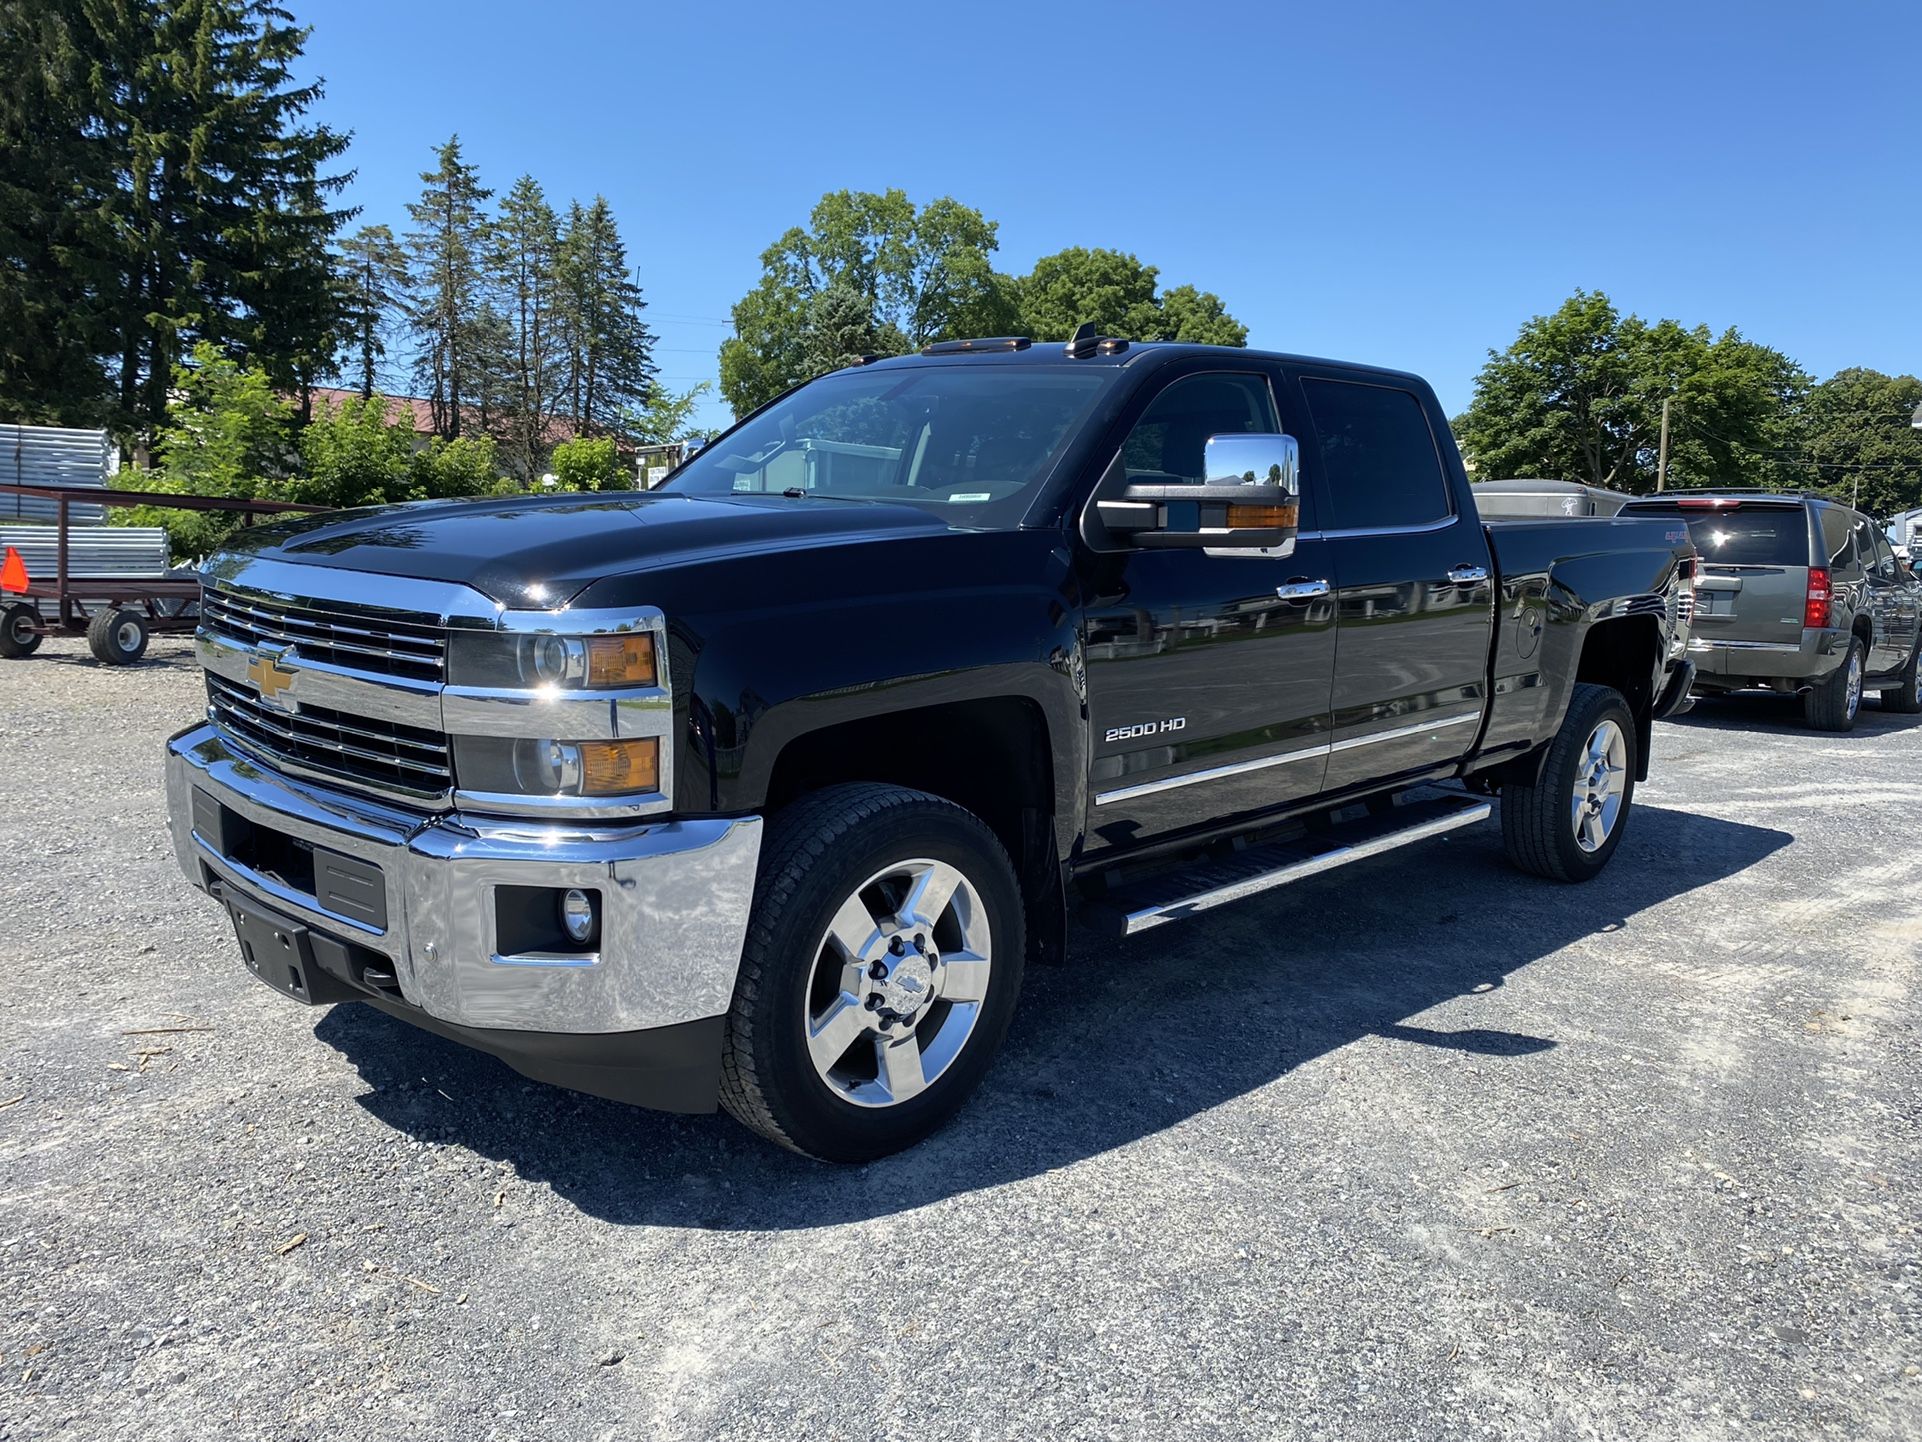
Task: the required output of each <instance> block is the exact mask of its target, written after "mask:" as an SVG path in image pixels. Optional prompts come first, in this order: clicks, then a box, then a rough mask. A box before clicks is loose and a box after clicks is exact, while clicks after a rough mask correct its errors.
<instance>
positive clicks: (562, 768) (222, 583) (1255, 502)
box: [168, 335, 1695, 1160]
mask: <svg viewBox="0 0 1922 1442" xmlns="http://www.w3.org/2000/svg"><path fill="white" fill-rule="evenodd" d="M1694 559H1695V556H1694V550H1693V547H1692V546H1691V544H1690V542H1689V538H1688V533H1687V530H1686V528H1685V527H1684V526H1683V525H1682V524H1681V523H1680V522H1677V521H1675V520H1673V519H1672V518H1669V519H1660V520H1616V519H1606V518H1598V519H1577V520H1545V521H1537V522H1511V523H1498V524H1494V525H1484V524H1483V523H1482V522H1481V520H1480V518H1479V517H1478V515H1477V513H1476V510H1475V503H1474V500H1473V498H1472V495H1471V492H1470V489H1469V485H1468V481H1467V477H1466V476H1465V475H1464V473H1463V470H1462V465H1461V460H1460V457H1459V456H1458V455H1457V453H1456V450H1455V447H1454V444H1453V442H1452V439H1451V437H1450V435H1449V429H1448V423H1447V420H1446V418H1445V417H1444V416H1443V414H1442V412H1441V410H1440V408H1439V406H1438V405H1437V403H1436V400H1435V397H1434V395H1433V394H1432V393H1431V391H1430V390H1429V388H1428V387H1427V385H1425V384H1424V383H1423V382H1422V381H1420V380H1419V379H1417V378H1416V377H1414V376H1410V375H1404V374H1400V373H1396V372H1392V371H1384V370H1377V369H1371V368H1364V367H1360V366H1353V365H1345V364H1338V363H1334V362H1330V361H1319V360H1308V359H1302V358H1298V357H1293V356H1283V355H1268V354H1260V353H1256V352H1251V351H1241V350H1225V349H1215V348H1208V347H1199V346H1187V345H1142V344H1130V343H1128V342H1126V341H1121V340H1103V339H1100V338H1097V337H1093V336H1086V335H1084V336H1080V337H1077V338H1076V340H1075V341H1072V342H1070V343H1068V344H1067V345H1065V346H1064V345H1062V344H1060V343H1052V344H1032V343H1030V342H1028V341H1027V340H1024V339H1019V338H1016V339H1006V340H986V341H970V342H959V343H948V344H944V345H938V346H935V347H933V348H931V349H930V350H929V351H926V352H924V353H922V354H920V355H916V356H905V357H898V358H893V359H885V360H875V361H870V362H868V363H866V364H862V365H858V366H851V367H848V368H846V369H843V370H840V371H837V372H834V373H833V374H831V375H828V376H824V377H822V378H821V379H818V380H816V381H813V382H811V383H809V384H807V385H804V386H801V387H799V388H798V389H796V390H794V391H791V392H790V393H788V394H787V395H785V396H784V397H782V398H781V399H779V400H777V401H775V402H774V403H773V404H771V405H769V406H767V407H766V408H765V409H763V410H761V411H759V412H757V413H756V414H754V415H752V416H750V417H748V418H747V420H746V421H744V422H742V423H741V424H740V425H738V426H736V427H735V428H734V429H733V430H731V431H729V432H727V433H726V434H724V435H722V436H720V437H719V438H717V439H716V440H715V441H714V442H713V443H712V444H710V445H709V446H708V447H707V448H706V449H704V450H702V451H701V452H699V454H698V455H696V456H695V457H694V458H693V459H692V460H690V461H689V462H687V463H686V464H685V465H684V466H683V467H682V468H681V469H680V470H679V471H678V472H677V473H676V474H674V475H673V476H672V477H670V478H669V479H668V480H667V482H666V483H665V484H664V485H663V486H662V487H661V488H660V489H659V490H657V491H654V492H651V493H642V494H634V493H621V494H605V495H593V496H588V495H552V496H536V497H529V498H526V499H512V500H476V501H464V502H434V503H423V504H419V505H410V506H400V507H393V508H386V509H379V510H367V511H355V512H337V513H333V514H331V515H326V516H320V517H311V518H305V519H303V520H301V521H298V522H293V523H288V524H281V525H275V526H271V527H264V528H261V529H259V530H255V531H253V532H251V533H249V534H248V535H247V536H246V537H245V539H244V540H242V541H240V542H238V543H237V544H236V545H235V546H234V548H232V549H230V550H227V551H225V552H223V553H221V554H219V555H217V556H215V557H214V558H212V559H211V560H210V561H209V562H208V564H207V565H206V567H205V570H204V583H205V585H204V593H203V601H202V609H201V624H200V630H199V633H198V637H197V643H196V644H197V651H198V655H199V658H200V660H201V662H202V664H203V665H204V667H205V670H206V682H207V700H208V708H207V715H206V718H205V720H204V721H203V722H202V723H200V724H198V725H195V726H194V727H192V728H191V729H189V730H186V731H184V732H182V733H180V734H179V735H178V736H176V737H174V738H173V740H172V741H171V743H170V745H169V755H168V788H169V800H170V806H171V811H172V824H173V833H174V841H175V845H176V848H177V851H178V854H179V859H180V863H181V865H182V866H183V868H184V869H185V871H186V873H187V875H188V876H189V877H190V878H191V879H192V880H193V881H194V883H195V884H196V885H198V886H199V887H200V888H202V889H203V890H205V891H206V892H208V893H209V894H210V895H212V896H213V897H215V898H217V899H218V900H219V901H220V902H221V903H222V904H223V905H224V906H225V907H226V909H227V910H228V911H229V913H230V914H231V917H232V920H233V923H234V926H235V929H236V932H237V934H238V937H239V941H240V947H241V950H242V953H243V956H244V958H245V960H246V963H247V965H248V966H249V967H250V968H251V969H252V970H253V971H254V972H255V973H256V975H258V976H259V977H260V979H261V980H263V981H265V982H267V983H268V984H270V985H271V986H274V987H276V988H277V989H279V990H280V991H282V992H284V993H287V994H289V995H291V996H293V997H295V998H297V999H298V1000H300V1001H303V1002H307V1003H310V1004H326V1003H333V1002H343V1001H360V1002H365V1003H370V1004H372V1005H373V1006H376V1007H378V1008H380V1009H382V1010H384V1011H387V1012H389V1013H392V1014H393V1015H395V1016H399V1017H404V1018H406V1019H407V1020H408V1021H411V1022H413V1023H416V1024H418V1025H420V1026H422V1027H425V1028H427V1029H428V1030H431V1031H435V1032H439V1033H441V1034H443V1035H446V1036H449V1037H452V1038H454V1039H456V1040H458V1041H461V1042H464V1043H466V1044H468V1045H471V1046H476V1047H479V1048H481V1049H483V1050H486V1051H488V1052H491V1053H493V1054H495V1055H497V1056H499V1057H501V1058H503V1059H504V1060H506V1061H507V1062H508V1063H510V1064H511V1065H512V1066H514V1067H516V1068H518V1069H519V1070H520V1071H522V1072H524V1073H525V1074H527V1075H529V1076H532V1077H535V1078H539V1079H542V1080H547V1081H552V1082H555V1083H559V1084H562V1085H565V1086H570V1087H575V1088H578V1089H580V1090H582V1091H587V1092H592V1093H596V1094H599V1095H603V1096H610V1097H615V1098H619V1099H622V1100H626V1101H631V1102H635V1103H638V1104H642V1105H649V1106H655V1107H660V1108H667V1109H673V1110H681V1111H704V1110H711V1109H712V1108H713V1107H714V1105H715V1104H716V1102H717V1101H718V1102H719V1103H720V1104H721V1105H723V1106H725V1107H726V1108H727V1109H728V1110H729V1111H731V1112H732V1113H733V1114H734V1115H735V1116H736V1117H738V1118H740V1119H741V1120H742V1121H744V1122H746V1123H747V1124H748V1125H749V1126H751V1127H753V1128H755V1129H757V1130H758V1131H760V1132H762V1133H764V1134H765V1135H767V1136H768V1137H770V1138H772V1139H773V1140H775V1141H777V1142H780V1143H783V1144H785V1145H787V1146H790V1147H793V1148H795V1149H797V1150H800V1151H803V1152H806V1153H809V1154H812V1155H814V1156H817V1157H823V1158H831V1159H840V1160H854V1159H860V1158H867V1157H874V1156H878V1155H881V1154H884V1153H886V1152H889V1151H892V1150H894V1149H897V1148H900V1147H902V1146H906V1145H908V1144H910V1143H912V1142H914V1141H916V1140H918V1139H919V1138H921V1137H923V1136H925V1135H926V1134H928V1133H929V1132H930V1131H932V1130H933V1129H934V1128H936V1127H937V1126H939V1125H940V1124H941V1123H942V1122H943V1121H944V1120H945V1119H946V1118H948V1117H949V1116H950V1115H951V1114H952V1113H953V1112H954V1111H955V1110H956V1109H957V1108H958V1107H959V1106H960V1105H961V1103H962V1102H963V1101H964V1100H965V1098H966V1097H967V1096H968V1094H969V1093H970V1091H971V1090H972V1089H973V1088H974V1087H975V1086H976V1084H977V1083H978V1082H979V1081H980V1080H981V1078H982V1076H983V1074H984V1073H985V1072H986V1071H987V1069H988V1066H989V1064H990V1062H991V1061H992V1059H993V1057H994V1054H995V1050H996V1048H997V1047H998V1046H999V1044H1000V1042H1001V1040H1002V1037H1003V1034H1004V1033H1005V1031H1006V1029H1007V1026H1008V1022H1009V1018H1010V1015H1011V1013H1012V1011H1013V1009H1014V1006H1015V1000H1016V996H1017V993H1018V992H1019V990H1020V986H1021V978H1022V970H1023V966H1024V964H1026V963H1028V962H1031V961H1036V960H1051V959H1055V958H1058V957H1060V956H1061V955H1062V953H1063V950H1064V938H1065V937H1066V934H1067V931H1068V928H1069V927H1070V925H1071V924H1089V925H1099V926H1106V927H1109V928H1112V929H1113V930H1114V931H1115V932H1118V933H1121V934H1133V933H1138V932H1141V931H1144V930H1147V929H1150V928H1153V927H1155V926H1158V925H1162V924H1165V923H1168V922H1171V921H1175V920H1178V919H1181V918H1184V917H1188V916H1192V915H1195V914H1198V913H1200V912H1203V911H1206V910H1208V909H1209V908H1211V907H1214V906H1216V905H1220V904H1222V903H1225V902H1228V901H1232V900H1235V899H1238V898H1241V897H1244V896H1248V895H1251V894H1253V893H1256V892H1259V891H1262V890H1264V889H1266V888H1269V887H1273V886H1277V885H1281V884H1284V883H1286V882H1289V881H1293V880H1296V879H1298V878H1300V877H1303V876H1308V875H1312V874H1315V873H1318V872H1322V871H1325V870H1327V869H1328V868H1330V867H1333V866H1338V865H1341V864H1343V863H1344V862H1348V861H1353V860H1358V859H1361V858H1364V857H1368V856H1372V855H1375V854H1377V853H1380V852H1383V851H1386V850H1388V849H1390V848H1393V847H1396V846H1400V845H1405V844H1408V843H1412V842H1418V841H1420V840H1422V839H1423V838H1426V837H1430V836H1434V835H1437V834H1439V833H1441V832H1443V831H1446V830H1448V829H1450V828H1454V827H1458V826H1463V825H1466V824H1469V823H1472V822H1476V821H1480V820H1482V819H1484V818H1486V817H1488V816H1489V815H1490V813H1491V811H1492V810H1493V807H1494V803H1495V801H1496V799H1497V798H1499V803H1500V811H1501V821H1502V829H1503V836H1504V839H1505V841H1506V843H1507V850H1508V854H1509V856H1510V857H1511V858H1512V859H1513V860H1514V862H1515V863H1516V864H1517V865H1518V866H1520V867H1521V868H1523V869H1524V870H1527V871H1530V872H1534V873H1536V874H1538V875H1541V876H1546V877H1551V878H1557V879H1561V880H1565V881H1579V880H1583V879H1586V878H1588V877H1590V876H1593V875H1594V874H1595V873H1596V872H1598V871H1599V870H1600V869H1601V868H1602V867H1603V866H1604V865H1605V864H1606V863H1607V862H1608V859H1609V857H1610V855H1611V854H1612V853H1613V851H1614V849H1615V848H1616V846H1617V845H1618V844H1619V843H1620V841H1621V839H1622V834H1623V830H1624V828H1625V827H1626V825H1627V823H1628V816H1629V807H1630V803H1631V801H1632V798H1633V795H1634V787H1635V782H1636V780H1637V779H1638V778H1644V777H1645V776H1646V774H1647V767H1648V757H1649V735H1650V723H1651V722H1652V721H1653V720H1654V719H1655V718H1656V717H1658V716H1661V715H1663V714H1665V713H1667V712H1669V711H1672V710H1674V709H1676V708H1677V707H1679V706H1681V705H1683V704H1685V702H1686V698H1687V694H1688V688H1689V680H1690V669H1689V665H1688V662H1687V660H1686V650H1687V641H1688V636H1687V614H1688V612H1687V606H1688V592H1689V587H1690V584H1691V581H1690V578H1691V575H1692V570H1693V564H1694Z"/></svg>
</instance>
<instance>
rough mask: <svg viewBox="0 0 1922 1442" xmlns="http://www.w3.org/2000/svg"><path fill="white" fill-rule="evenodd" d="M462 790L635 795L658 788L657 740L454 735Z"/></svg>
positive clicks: (515, 793)
mask: <svg viewBox="0 0 1922 1442" xmlns="http://www.w3.org/2000/svg"><path fill="white" fill-rule="evenodd" d="M454 771H455V775H456V776H457V778H458V779H459V782H460V787H461V789H462V790H463V791H491V792H495V793H498V794H501V795H520V796H635V795H646V794H648V793H650V792H655V791H659V790H660V789H661V743H660V739H659V738H658V737H654V736H648V737H645V738H642V739H639V740H633V741H545V740H533V739H529V738H526V737H522V738H519V739H516V738H513V737H507V736H456V737H455V738H454Z"/></svg>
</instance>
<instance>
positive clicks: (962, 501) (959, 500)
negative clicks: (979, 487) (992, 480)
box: [948, 491, 994, 506]
mask: <svg viewBox="0 0 1922 1442" xmlns="http://www.w3.org/2000/svg"><path fill="white" fill-rule="evenodd" d="M992 499H994V498H993V497H992V496H990V495H989V494H988V493H987V492H986V491H963V492H961V493H960V494H959V495H954V496H949V497H948V503H949V504H950V505H956V506H964V505H966V504H967V503H968V502H970V501H988V500H992Z"/></svg>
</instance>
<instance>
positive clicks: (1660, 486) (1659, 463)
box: [1655, 396, 1669, 491]
mask: <svg viewBox="0 0 1922 1442" xmlns="http://www.w3.org/2000/svg"><path fill="white" fill-rule="evenodd" d="M1668 402H1669V398H1668V397H1667V396H1663V397H1662V450H1661V454H1660V456H1659V457H1658V458H1657V459H1656V462H1655V489H1656V490H1658V491H1666V490H1667V489H1668Z"/></svg>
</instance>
